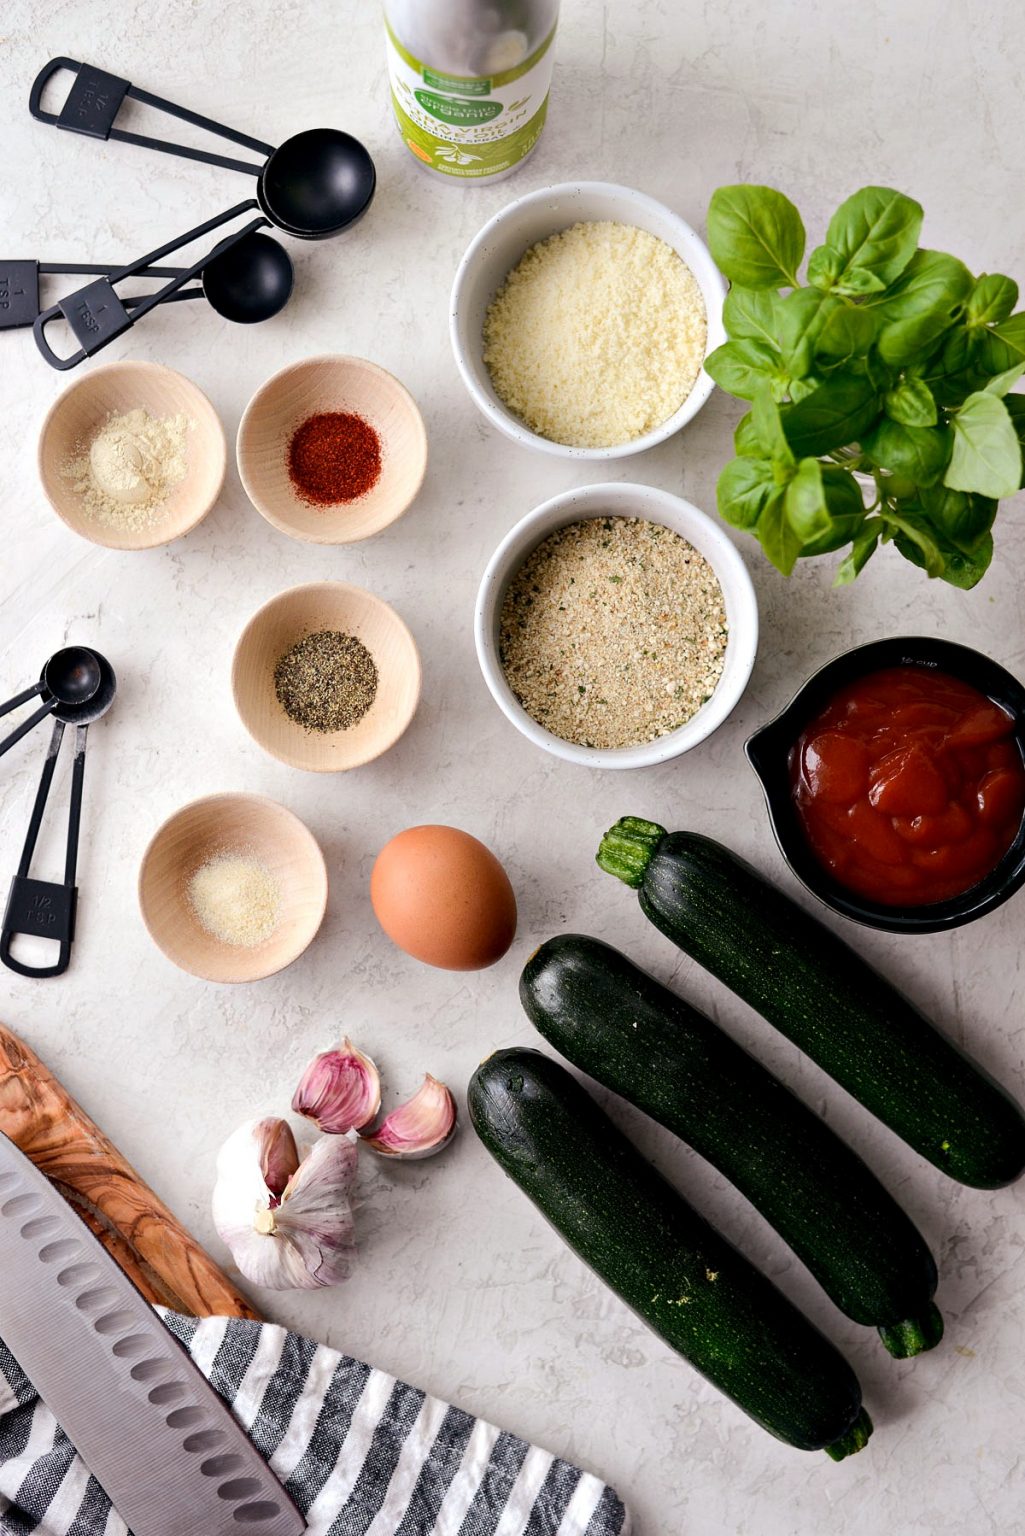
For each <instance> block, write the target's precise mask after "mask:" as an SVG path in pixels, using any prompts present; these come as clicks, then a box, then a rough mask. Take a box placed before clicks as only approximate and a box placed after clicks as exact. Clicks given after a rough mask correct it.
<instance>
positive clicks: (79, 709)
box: [0, 646, 117, 976]
mask: <svg viewBox="0 0 1025 1536" xmlns="http://www.w3.org/2000/svg"><path fill="white" fill-rule="evenodd" d="M72 656H75V657H77V658H78V660H77V661H60V660H59V659H60V658H62V657H63V658H69V657H72ZM54 662H59V669H60V670H61V673H62V680H64V681H67V683H68V687H67V689H66V690H65V694H66V697H65V699H64V700H62V701H60V702H58V704H57V707H56V709H55V710H54V714H55V719H54V726H53V734H52V736H51V738H50V745H49V747H48V748H47V752H46V760H45V762H44V763H43V771H42V774H41V776H40V779H39V788H38V789H37V790H36V798H35V803H34V805H33V807H32V816H31V818H30V820H29V825H28V832H27V834H26V836H25V845H24V847H23V848H22V851H21V861H20V863H19V864H18V872H17V874H16V875H15V877H14V879H13V880H12V881H11V890H10V895H9V896H8V898H7V910H6V911H5V913H4V920H3V927H2V928H0V960H2V961H3V963H4V965H6V966H7V967H8V969H9V970H12V971H17V972H18V974H19V975H20V976H60V975H61V974H62V972H64V971H66V970H67V968H68V963H69V961H70V960H71V946H72V944H73V942H74V938H75V909H76V906H77V903H78V889H77V887H76V885H75V878H76V874H77V870H78V836H79V829H80V827H81V821H82V787H83V783H84V780H85V747H86V736H87V734H88V730H89V727H90V725H92V723H93V721H95V720H99V718H100V717H101V715H105V714H106V713H107V710H108V709H109V708H110V706H111V705H112V704H113V702H114V695H115V693H116V692H117V679H116V677H115V676H114V669H113V667H112V666H111V665H110V662H109V661H108V660H107V658H106V657H105V656H101V655H100V653H99V651H93V650H87V649H86V648H85V647H84V646H71V647H69V648H68V649H67V650H64V651H58V652H57V653H56V655H55V656H52V657H51V658H50V661H49V662H48V663H47V665H46V667H44V668H43V672H44V675H45V673H46V672H47V670H48V668H49V667H50V666H51V664H52V663H54ZM65 668H66V669H67V670H66V672H65V671H64V669H65ZM75 677H77V678H78V679H79V681H78V683H77V697H76V696H75V692H76V689H75V686H74V685H73V682H72V679H74V678H75ZM23 697H24V696H23ZM28 697H31V691H30V692H29V694H28ZM69 725H73V726H74V727H75V762H74V767H73V768H72V773H71V799H70V803H69V807H68V840H67V849H66V852H65V856H64V880H63V883H62V884H57V883H56V882H54V881H50V880H34V879H33V878H32V876H31V875H30V873H29V870H30V868H31V865H32V855H33V854H34V853H35V850H36V842H37V840H38V837H39V829H40V827H41V826H42V824H43V812H44V811H45V809H46V801H47V797H48V795H49V793H50V785H51V784H52V783H53V771H54V769H55V768H56V766H57V754H58V753H59V751H60V748H61V742H62V741H63V739H64V730H65V727H66V726H69ZM18 934H25V935H28V934H34V935H36V936H37V937H39V938H44V939H53V940H54V941H55V942H56V943H57V944H58V945H59V949H58V954H57V959H56V960H55V961H54V962H53V964H52V965H28V964H26V962H25V961H23V960H16V959H15V958H14V956H13V955H12V954H11V944H12V942H13V941H14V939H15V938H16V937H17V935H18Z"/></svg>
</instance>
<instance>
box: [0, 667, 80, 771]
mask: <svg viewBox="0 0 1025 1536" xmlns="http://www.w3.org/2000/svg"><path fill="white" fill-rule="evenodd" d="M99 686H100V665H99V662H98V660H97V658H96V655H95V653H94V652H93V651H87V650H86V649H85V647H84V646H82V645H69V646H65V648H64V649H63V650H61V651H54V653H53V655H52V656H51V657H50V659H49V661H48V662H47V663H46V665H45V666H44V667H43V670H42V672H40V674H39V681H38V683H33V684H32V687H31V688H26V689H24V690H23V692H21V693H16V694H15V695H14V698H13V699H8V700H7V702H6V704H0V715H7V714H9V713H10V712H11V710H12V709H17V707H18V705H19V704H27V703H28V701H29V700H30V699H34V698H35V697H36V696H37V695H39V694H42V695H43V696H44V697H45V702H44V703H43V704H42V705H40V707H39V709H37V710H36V711H35V713H34V714H31V715H29V716H28V718H27V719H26V720H23V721H22V722H21V724H20V725H19V726H18V727H17V729H16V730H13V731H12V732H11V734H10V735H9V736H8V737H6V738H5V739H4V740H3V741H2V742H0V757H3V755H4V753H5V752H6V751H8V749H9V748H11V747H13V746H14V744H15V742H16V741H20V740H21V738H22V737H23V736H27V735H28V733H29V731H30V730H31V729H32V727H33V726H35V725H38V724H39V722H40V720H45V718H46V716H47V715H52V714H53V713H54V711H55V710H57V709H59V708H61V706H62V705H63V706H65V707H74V706H76V705H80V704H86V703H88V701H89V700H90V699H91V698H92V697H93V695H94V694H95V693H96V691H97V689H98V688H99Z"/></svg>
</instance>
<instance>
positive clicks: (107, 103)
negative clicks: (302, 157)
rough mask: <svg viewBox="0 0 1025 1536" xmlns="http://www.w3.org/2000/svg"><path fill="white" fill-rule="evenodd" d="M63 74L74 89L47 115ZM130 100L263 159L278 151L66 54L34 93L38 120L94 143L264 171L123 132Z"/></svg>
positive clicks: (45, 71)
mask: <svg viewBox="0 0 1025 1536" xmlns="http://www.w3.org/2000/svg"><path fill="white" fill-rule="evenodd" d="M61 70H70V71H71V72H72V74H73V75H74V76H75V78H74V80H73V81H72V85H71V90H70V91H69V92H68V95H67V99H66V100H65V102H64V105H63V107H62V108H61V110H60V111H59V112H44V110H43V105H42V101H43V91H44V90H45V88H46V86H47V85H48V84H49V82H50V81H51V80H52V79H53V77H54V76H55V75H57V74H59V73H60V72H61ZM126 97H127V98H129V100H131V101H138V102H141V103H142V104H143V105H144V106H147V107H154V108H155V109H156V110H157V111H158V112H165V113H167V114H168V116H170V117H176V118H178V119H179V121H181V122H183V123H191V124H192V126H193V127H195V128H202V129H204V131H205V132H207V133H213V134H216V135H217V136H218V137H219V138H222V139H230V140H231V142H232V143H233V144H241V145H242V147H243V148H244V149H252V150H255V151H256V153H257V154H259V155H263V157H264V159H265V160H266V159H268V158H269V157H270V156H271V155H272V154H273V153H274V146H273V145H272V144H264V143H263V141H262V140H260V139H254V138H251V137H250V135H249V134H247V133H239V132H238V130H237V129H235V128H227V127H225V125H224V124H223V123H217V122H215V121H214V120H213V118H211V117H203V116H202V115H201V114H200V113H199V112H192V111H190V110H189V108H188V107H179V106H178V105H177V104H176V103H175V102H173V101H165V100H164V98H163V97H162V96H153V95H152V94H151V93H150V92H149V91H143V90H140V89H139V88H138V87H137V86H134V85H132V83H131V81H129V80H123V79H122V78H121V77H120V76H119V75H111V74H109V73H108V72H107V71H106V70H105V69H98V68H97V67H96V65H95V64H83V63H81V62H80V61H79V60H78V59H68V58H65V57H63V56H61V57H59V58H56V59H51V60H50V62H49V63H48V64H45V65H44V66H43V68H42V69H41V70H40V71H39V74H38V75H37V76H36V78H35V80H34V81H33V82H32V89H31V91H30V92H29V98H28V109H29V111H30V112H31V114H32V116H33V117H34V118H35V119H36V120H37V121H38V122H41V123H50V124H52V126H53V127H55V128H65V129H67V131H68V132H69V133H84V134H86V135H87V136H88V137H89V138H93V139H118V140H120V141H121V143H123V144H137V145H139V146H140V147H141V148H143V149H158V150H160V151H162V153H164V154H166V155H177V156H178V157H179V158H180V159H182V160H200V161H202V162H203V164H204V165H219V166H222V167H223V168H224V169H226V170H229V171H241V172H243V173H244V174H245V175H248V176H259V174H260V172H261V171H262V170H263V166H262V165H253V164H252V163H251V162H250V161H247V160H231V159H229V158H228V157H227V156H226V155H214V154H211V153H210V152H209V151H208V150H202V149H191V148H190V147H189V146H188V145H187V144H171V143H168V142H167V141H166V140H164V139H151V138H147V137H145V136H144V135H143V134H139V133H128V132H126V131H125V130H124V129H123V128H115V126H114V123H115V120H116V118H117V115H118V112H119V111H120V110H121V105H122V103H123V101H124V100H125V98H126Z"/></svg>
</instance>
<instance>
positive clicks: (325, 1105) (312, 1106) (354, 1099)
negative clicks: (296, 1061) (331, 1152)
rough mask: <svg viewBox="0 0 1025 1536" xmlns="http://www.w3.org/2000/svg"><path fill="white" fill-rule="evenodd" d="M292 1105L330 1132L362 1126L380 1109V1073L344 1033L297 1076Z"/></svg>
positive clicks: (339, 1134)
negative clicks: (334, 1047) (341, 1037)
mask: <svg viewBox="0 0 1025 1536" xmlns="http://www.w3.org/2000/svg"><path fill="white" fill-rule="evenodd" d="M292 1108H293V1110H294V1111H295V1113H296V1114H297V1115H305V1117H306V1119H307V1120H312V1121H313V1123H314V1125H315V1126H316V1127H317V1129H318V1130H321V1131H325V1132H326V1133H327V1134H328V1135H329V1136H345V1135H347V1134H348V1132H349V1131H358V1130H361V1129H362V1128H363V1126H365V1125H369V1124H370V1122H371V1121H372V1120H375V1119H376V1118H377V1115H378V1114H379V1112H380V1109H381V1077H380V1073H379V1072H378V1070H377V1067H376V1065H375V1064H374V1062H373V1061H371V1059H370V1057H369V1056H365V1055H364V1054H363V1052H362V1051H358V1050H357V1049H356V1047H355V1046H354V1045H353V1043H352V1041H351V1040H350V1039H349V1038H348V1036H346V1038H345V1039H344V1040H343V1041H342V1043H341V1045H340V1046H339V1048H338V1050H335V1051H321V1052H320V1054H319V1055H318V1056H314V1058H313V1060H312V1061H311V1062H310V1064H309V1066H308V1067H307V1068H306V1071H305V1072H304V1073H303V1075H302V1077H301V1078H300V1080H299V1086H298V1088H297V1089H296V1090H295V1094H294V1096H293V1098H292Z"/></svg>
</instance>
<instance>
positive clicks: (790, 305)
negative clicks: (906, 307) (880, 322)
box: [776, 288, 877, 379]
mask: <svg viewBox="0 0 1025 1536" xmlns="http://www.w3.org/2000/svg"><path fill="white" fill-rule="evenodd" d="M876 325H877V321H876V319H875V316H874V315H872V314H871V313H870V312H869V311H868V310H866V309H860V308H857V307H856V306H854V305H853V304H846V303H844V301H843V300H842V299H838V298H837V297H836V295H835V294H831V293H823V292H821V291H820V290H819V289H818V288H798V289H797V290H796V291H795V292H794V293H791V294H788V296H787V297H786V298H785V299H783V300H781V301H780V304H779V307H778V310H777V331H776V334H777V336H778V338H779V346H780V351H781V353H782V357H783V366H784V367H785V368H786V370H787V372H788V373H789V374H790V376H791V379H801V378H806V377H807V376H808V374H810V373H811V372H812V371H813V369H814V368H815V367H816V366H824V367H826V368H833V367H837V366H839V365H840V364H842V363H845V362H847V361H848V360H849V359H850V358H851V357H856V356H860V355H862V354H864V353H865V352H867V351H868V349H869V347H870V346H871V345H872V342H873V340H874V338H875V334H876Z"/></svg>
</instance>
